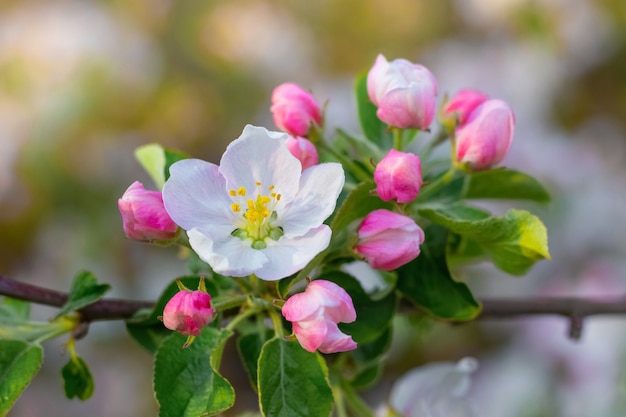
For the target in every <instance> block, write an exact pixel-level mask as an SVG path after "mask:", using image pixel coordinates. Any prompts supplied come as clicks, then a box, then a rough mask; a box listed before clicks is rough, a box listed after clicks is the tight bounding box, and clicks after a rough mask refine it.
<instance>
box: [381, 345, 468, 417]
mask: <svg viewBox="0 0 626 417" xmlns="http://www.w3.org/2000/svg"><path fill="white" fill-rule="evenodd" d="M477 367H478V362H477V361H476V359H474V358H469V357H468V358H463V359H461V360H460V361H458V362H457V363H453V362H439V363H429V364H427V365H424V366H420V367H418V368H414V369H412V370H410V371H408V372H407V373H405V374H404V375H403V376H402V377H400V378H399V379H398V380H397V381H396V382H395V384H394V385H393V387H392V389H391V394H390V398H389V404H390V406H391V407H392V409H393V410H395V411H396V412H399V413H401V415H402V416H404V417H475V416H476V415H477V414H475V413H474V411H473V409H472V405H471V403H470V401H469V400H468V399H467V398H466V397H465V396H466V394H467V391H468V390H469V386H470V375H471V374H472V372H474V371H475V370H476V368H477Z"/></svg>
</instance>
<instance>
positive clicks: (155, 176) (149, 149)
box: [135, 143, 165, 190]
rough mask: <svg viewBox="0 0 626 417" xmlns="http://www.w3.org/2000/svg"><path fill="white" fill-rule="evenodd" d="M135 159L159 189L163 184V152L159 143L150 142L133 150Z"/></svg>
mask: <svg viewBox="0 0 626 417" xmlns="http://www.w3.org/2000/svg"><path fill="white" fill-rule="evenodd" d="M135 159H137V161H138V162H139V163H140V164H141V166H142V167H143V168H144V169H145V170H146V172H147V173H148V174H149V175H150V178H152V181H154V184H155V185H156V187H157V188H158V189H159V190H160V189H162V188H163V184H165V169H164V168H165V152H164V150H163V147H162V146H161V145H158V144H156V143H151V144H148V145H144V146H141V147H139V148H137V149H136V150H135Z"/></svg>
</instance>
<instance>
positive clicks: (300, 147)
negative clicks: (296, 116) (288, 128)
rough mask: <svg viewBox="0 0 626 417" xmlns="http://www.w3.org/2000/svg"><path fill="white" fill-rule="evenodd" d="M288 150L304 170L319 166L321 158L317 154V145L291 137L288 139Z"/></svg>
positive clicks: (303, 139) (298, 137) (297, 137)
mask: <svg viewBox="0 0 626 417" xmlns="http://www.w3.org/2000/svg"><path fill="white" fill-rule="evenodd" d="M287 148H288V149H289V152H291V154H292V155H293V156H295V157H296V158H298V160H299V161H300V163H301V164H302V170H303V171H304V170H305V169H307V168H309V167H312V166H313V165H317V163H318V162H319V156H318V154H317V149H316V148H315V145H313V143H312V142H311V141H310V140H308V139H305V138H303V137H300V136H296V137H294V136H289V138H288V139H287Z"/></svg>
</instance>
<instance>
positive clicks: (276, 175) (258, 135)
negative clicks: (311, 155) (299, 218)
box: [220, 125, 302, 207]
mask: <svg viewBox="0 0 626 417" xmlns="http://www.w3.org/2000/svg"><path fill="white" fill-rule="evenodd" d="M287 137H288V135H287V134H286V133H278V132H270V131H268V130H267V129H265V128H262V127H256V126H252V125H247V126H246V127H245V129H244V130H243V133H242V134H241V136H240V137H239V138H238V139H236V140H235V141H233V142H231V143H230V145H228V147H227V148H226V152H224V155H223V156H222V160H221V162H220V172H221V173H222V175H223V176H224V177H225V178H226V181H227V184H226V186H227V187H229V188H233V189H237V188H239V187H245V188H246V190H247V191H248V193H250V194H249V196H250V198H255V197H256V193H255V194H252V193H253V192H255V191H256V189H257V185H256V183H257V182H260V183H261V185H262V190H261V191H262V193H264V194H265V193H267V187H269V186H270V185H275V186H276V189H275V191H276V192H277V193H280V194H281V202H280V203H279V207H280V206H282V205H284V204H286V203H288V202H289V201H291V200H292V199H293V198H294V196H295V195H296V192H297V191H298V187H299V185H300V184H299V182H300V173H301V171H302V165H301V164H300V161H298V159H297V158H296V157H295V156H293V155H292V154H291V152H289V149H287V144H286V140H287Z"/></svg>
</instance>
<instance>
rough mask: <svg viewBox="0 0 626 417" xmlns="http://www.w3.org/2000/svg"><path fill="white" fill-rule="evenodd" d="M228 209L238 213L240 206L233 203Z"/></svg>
mask: <svg viewBox="0 0 626 417" xmlns="http://www.w3.org/2000/svg"><path fill="white" fill-rule="evenodd" d="M230 209H231V210H232V211H233V212H234V213H239V212H240V211H241V206H240V205H239V204H237V203H233V204H231V205H230Z"/></svg>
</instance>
